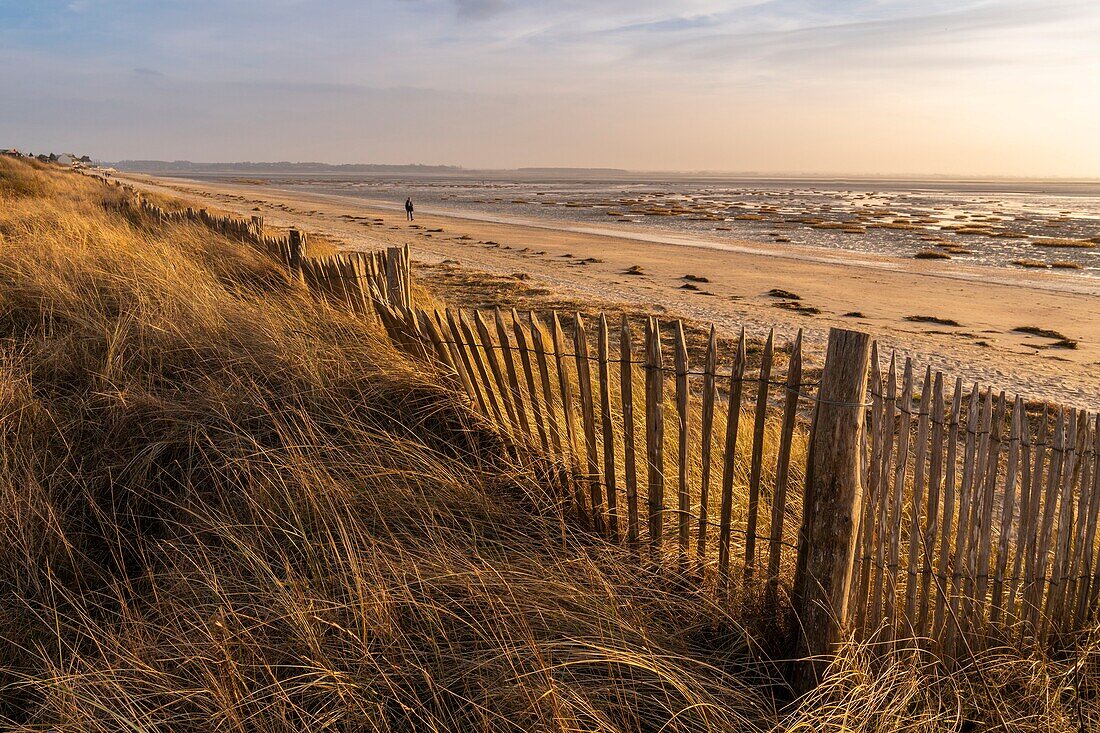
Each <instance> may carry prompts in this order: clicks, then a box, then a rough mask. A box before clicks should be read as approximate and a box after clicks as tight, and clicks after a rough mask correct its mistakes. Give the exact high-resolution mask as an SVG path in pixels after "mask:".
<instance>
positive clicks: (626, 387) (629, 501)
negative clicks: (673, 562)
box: [619, 314, 640, 546]
mask: <svg viewBox="0 0 1100 733" xmlns="http://www.w3.org/2000/svg"><path fill="white" fill-rule="evenodd" d="M633 360H634V338H633V334H632V333H631V328H630V320H629V319H628V318H627V316H626V314H623V319H622V323H621V325H620V326H619V368H620V371H619V375H620V376H619V389H620V391H621V393H622V399H621V401H622V408H623V478H624V479H625V480H626V539H627V542H629V543H630V544H631V545H632V546H636V545H637V544H638V538H639V529H640V528H639V526H638V474H637V471H638V468H637V463H636V460H637V459H636V458H635V455H634V364H633V363H632V362H633Z"/></svg>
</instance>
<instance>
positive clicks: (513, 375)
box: [486, 308, 535, 441]
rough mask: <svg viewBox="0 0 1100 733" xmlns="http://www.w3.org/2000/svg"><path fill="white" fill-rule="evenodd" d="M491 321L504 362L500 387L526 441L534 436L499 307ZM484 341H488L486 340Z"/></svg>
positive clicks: (510, 342) (510, 344)
mask: <svg viewBox="0 0 1100 733" xmlns="http://www.w3.org/2000/svg"><path fill="white" fill-rule="evenodd" d="M493 321H494V324H495V325H496V331H497V338H498V340H499V341H500V360H501V361H502V362H503V363H504V370H503V372H501V373H502V374H503V375H504V376H505V378H506V379H507V381H506V382H505V383H504V385H503V387H502V391H503V392H504V393H505V394H506V395H507V396H508V397H509V398H510V400H509V401H510V402H511V404H512V410H513V411H514V412H515V418H516V421H517V424H516V426H515V427H516V429H517V430H519V431H520V435H521V436H522V439H523V440H524V441H526V440H527V439H529V438H534V436H535V433H534V431H532V430H531V423H530V421H529V420H528V419H527V406H526V404H525V403H526V400H525V399H524V397H523V390H522V389H521V388H520V386H519V377H518V371H517V369H516V356H515V353H514V351H513V349H512V339H511V336H509V334H508V327H507V326H505V324H504V315H503V314H502V313H501V312H500V308H494V309H493ZM486 343H489V342H488V341H487V342H486Z"/></svg>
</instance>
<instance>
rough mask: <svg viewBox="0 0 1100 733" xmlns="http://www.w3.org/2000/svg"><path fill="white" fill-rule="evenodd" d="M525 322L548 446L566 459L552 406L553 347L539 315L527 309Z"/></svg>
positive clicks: (554, 452)
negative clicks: (533, 355)
mask: <svg viewBox="0 0 1100 733" xmlns="http://www.w3.org/2000/svg"><path fill="white" fill-rule="evenodd" d="M527 323H528V326H529V327H530V329H531V345H532V350H533V351H534V352H535V363H536V364H537V365H538V372H539V382H540V384H541V386H542V399H543V405H544V406H545V408H546V422H547V429H548V432H549V437H550V447H551V449H552V451H553V454H554V455H555V456H557V457H560V458H564V459H565V460H568V457H567V456H565V455H564V451H563V449H562V434H561V430H562V428H561V424H560V423H559V422H558V411H557V409H556V408H555V406H554V405H555V403H556V401H557V400H556V399H555V397H554V388H553V386H552V383H551V381H550V366H549V361H548V359H547V355H548V354H550V355H553V351H552V349H553V347H552V346H551V345H550V343H549V341H550V340H549V338H547V336H546V332H545V331H544V330H543V326H542V322H541V321H540V320H539V317H538V316H537V315H535V312H534V311H528V313H527ZM566 488H567V486H565V485H563V486H562V489H563V490H564V489H566Z"/></svg>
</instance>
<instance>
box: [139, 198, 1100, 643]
mask: <svg viewBox="0 0 1100 733" xmlns="http://www.w3.org/2000/svg"><path fill="white" fill-rule="evenodd" d="M135 202H136V203H132V204H131V207H132V209H133V210H134V211H135V212H137V213H138V214H139V215H141V216H146V217H154V218H159V219H162V220H167V221H171V220H173V218H174V217H183V218H187V219H194V220H197V221H202V222H204V223H206V224H207V225H208V226H210V227H211V228H212V229H214V230H216V231H218V232H220V233H222V234H225V235H227V236H234V237H237V238H240V239H242V240H244V241H248V242H251V243H252V244H253V245H255V246H256V247H258V248H259V249H261V250H262V251H265V252H267V253H269V254H271V255H272V256H273V257H274V258H275V259H276V260H277V261H279V262H280V263H282V264H283V265H284V266H286V267H287V268H288V269H289V270H290V271H291V272H292V273H293V274H294V275H295V276H296V277H300V278H301V279H302V281H303V282H304V283H305V286H306V287H308V288H309V289H310V290H311V291H312V292H315V293H317V294H318V295H319V296H320V297H323V298H326V299H327V300H329V301H330V302H332V303H335V304H339V305H342V306H345V307H347V308H350V309H352V310H355V311H357V312H362V313H373V314H374V315H375V316H377V317H378V318H379V319H380V321H381V322H382V324H383V326H384V327H385V329H386V331H387V333H388V334H389V336H390V337H391V340H392V341H393V343H394V344H395V345H397V346H398V347H399V348H401V349H403V350H404V351H406V352H408V353H410V354H411V355H413V356H414V357H416V358H418V359H421V360H423V361H424V362H427V363H429V364H430V365H431V366H432V368H434V369H437V370H439V373H440V374H441V376H442V378H443V379H445V380H448V381H449V382H450V383H451V384H453V385H454V386H455V388H456V389H457V390H459V391H460V392H461V393H464V394H465V395H466V397H467V398H468V399H469V402H470V404H471V406H472V407H473V409H474V410H476V411H477V412H478V413H480V415H481V416H482V417H483V418H484V419H485V420H487V421H488V422H490V423H492V424H493V425H495V426H496V427H497V428H498V429H499V430H500V431H501V433H502V434H504V435H506V436H508V438H509V441H510V445H511V446H512V450H513V451H514V455H515V457H516V459H517V460H521V461H528V460H530V461H540V462H542V463H543V464H547V462H548V465H550V466H551V467H552V468H551V470H550V473H549V475H550V476H551V477H552V481H553V483H554V486H555V488H556V489H557V492H558V494H557V495H558V497H559V507H560V511H561V514H562V517H563V519H564V518H568V519H569V520H570V521H576V522H581V523H583V524H584V525H585V526H587V527H588V528H589V529H590V531H592V532H593V533H596V534H598V535H600V536H601V537H604V538H606V540H607V541H608V542H611V543H615V544H622V545H625V546H626V547H629V548H632V549H633V550H634V551H635V552H634V554H635V556H636V557H637V561H638V562H640V563H649V564H653V565H654V566H655V567H675V568H677V569H678V571H679V572H677V574H676V575H677V577H678V578H680V579H681V581H682V580H683V579H690V580H691V582H694V583H698V584H700V585H701V586H702V587H705V588H709V589H711V590H712V591H713V592H714V593H716V594H718V596H719V598H720V599H722V600H723V601H724V602H729V603H738V604H742V607H743V608H745V609H756V610H757V611H763V612H764V613H779V612H781V611H782V610H783V609H787V608H792V609H793V611H794V613H795V614H796V616H797V619H798V627H799V629H800V630H801V634H802V636H803V637H804V639H803V649H804V651H805V652H806V653H808V654H809V653H814V652H815V651H819V650H822V649H827V648H828V644H829V643H832V642H833V641H835V640H837V639H840V638H844V635H845V634H850V635H852V636H854V637H855V638H857V639H862V640H866V641H869V642H871V643H873V644H876V643H877V644H878V647H879V648H881V649H883V650H884V651H902V652H904V651H907V650H923V651H930V652H933V653H935V654H937V655H939V656H940V657H941V658H943V659H945V660H965V659H967V658H970V657H972V656H973V655H974V654H975V653H977V652H978V651H980V650H982V649H986V648H989V647H990V646H993V645H1004V644H1011V645H1017V646H1022V647H1025V648H1030V649H1032V650H1034V651H1037V652H1039V653H1050V652H1056V651H1057V650H1059V649H1061V648H1064V647H1066V646H1070V645H1072V644H1074V643H1075V642H1077V641H1079V640H1080V638H1081V637H1082V635H1084V634H1086V633H1087V632H1088V630H1089V629H1092V628H1094V627H1095V626H1096V623H1097V609H1098V607H1100V604H1098V599H1100V556H1098V540H1100V538H1098V537H1097V517H1098V513H1100V465H1098V455H1100V416H1097V415H1092V414H1088V413H1086V412H1085V411H1081V410H1075V409H1070V408H1065V407H1059V406H1054V405H1049V404H1041V405H1035V404H1027V403H1025V402H1024V400H1022V399H1021V398H1019V397H1015V398H1012V399H1009V398H1008V397H1007V396H1006V394H1005V393H1004V392H1001V391H997V390H994V389H992V388H984V389H983V388H979V385H977V384H972V385H969V386H968V385H966V384H965V383H964V381H963V380H962V379H961V378H956V379H955V380H954V381H953V382H952V381H949V379H948V378H947V377H945V375H943V374H942V373H940V372H933V371H932V370H931V369H928V368H926V369H924V370H923V371H924V373H923V375H919V372H918V369H917V367H916V365H914V364H913V363H912V362H911V361H910V360H908V359H907V360H905V362H904V364H902V365H900V367H899V365H898V364H897V362H896V357H895V356H894V355H891V356H890V358H889V361H888V363H887V364H884V363H883V360H882V359H881V356H882V355H880V354H879V353H878V348H877V345H873V344H871V343H870V340H869V338H868V337H866V336H865V335H862V334H854V332H848V331H839V330H836V329H834V332H833V333H832V334H831V335H830V342H829V356H828V357H827V359H826V363H825V367H824V371H823V372H822V373H821V376H820V379H809V378H807V375H809V374H811V371H810V370H807V369H804V366H803V358H802V357H803V354H802V336H801V332H800V333H799V334H798V336H796V337H795V338H794V339H793V340H792V341H791V342H789V343H783V344H781V343H778V342H777V340H776V338H775V335H774V333H772V334H769V335H768V336H767V338H766V340H764V342H763V344H759V343H758V342H750V340H749V339H748V338H747V337H746V334H745V332H744V330H742V332H741V334H740V337H739V338H738V339H737V340H736V343H735V345H734V346H733V348H732V349H720V348H719V340H718V336H717V332H716V330H715V329H714V327H711V328H710V331H709V337H708V338H706V344H705V347H703V348H702V349H701V350H700V351H701V353H702V357H701V359H698V361H699V362H700V363H698V364H693V363H692V361H691V359H690V357H689V352H690V351H691V349H689V340H688V338H687V335H686V333H685V326H684V324H683V323H682V322H680V321H671V322H661V321H658V319H657V318H653V317H650V318H647V319H645V320H644V323H642V324H641V329H640V333H639V332H638V330H637V329H636V328H635V324H634V323H633V322H632V321H631V320H630V319H628V318H625V317H624V318H622V319H621V320H620V321H619V322H618V323H615V324H612V323H611V322H610V321H609V319H608V318H607V317H606V315H602V314H601V315H599V316H597V317H593V318H584V317H582V316H581V315H580V314H576V315H574V316H572V317H570V318H562V317H561V316H559V314H557V313H552V314H550V315H549V317H548V319H547V320H543V319H542V318H540V317H539V316H538V315H536V314H534V313H528V314H524V315H521V314H519V313H517V312H516V311H514V310H513V311H512V312H511V313H503V312H501V311H500V310H495V311H492V312H484V313H483V312H476V311H475V312H467V311H463V310H459V309H448V310H445V311H438V310H433V311H431V312H429V311H426V310H423V309H418V308H416V307H415V304H414V302H413V291H412V287H411V276H410V271H409V252H408V248H407V247H405V248H390V249H389V250H387V251H385V252H374V253H362V252H342V253H340V254H339V255H336V256H334V257H330V258H327V259H325V260H311V259H306V258H303V257H302V255H301V252H302V242H303V241H304V240H303V238H304V235H303V234H300V233H296V232H293V231H292V232H291V233H290V235H288V236H287V237H285V238H281V239H272V238H269V237H266V236H265V235H264V233H263V222H262V220H261V219H259V218H258V217H254V218H253V219H252V220H251V221H249V222H244V221H237V220H233V221H232V222H228V221H226V220H225V219H223V218H219V217H211V216H209V215H207V214H205V212H202V211H198V212H195V211H194V210H190V209H189V210H187V211H186V212H173V213H169V212H163V211H160V210H157V209H156V207H151V205H149V204H142V203H140V202H141V199H140V198H136V199H135ZM846 350H847V351H846ZM861 351H862V356H861ZM867 351H869V352H870V353H869V355H868V354H867V353H866V352H867ZM845 353H847V354H848V355H849V357H850V358H842V355H843V354H845ZM868 362H869V364H870V374H869V375H868V374H867V371H868V368H867V364H868ZM918 377H919V378H918ZM827 385H832V386H831V387H830V389H831V390H832V391H831V392H829V393H828V394H826V393H825V392H824V391H823V390H825V388H826V386H827ZM838 385H839V386H840V387H843V388H844V389H842V390H841V391H839V392H838V391H837V389H838ZM844 390H847V391H844ZM841 394H843V395H846V396H845V397H843V398H842V399H839V398H838V397H837V395H841ZM844 446H850V447H851V449H852V450H851V452H850V455H847V454H845V453H844V450H845V448H844ZM849 473H850V474H851V475H850V477H849V475H848V474H849ZM808 474H813V475H808ZM811 489H812V491H811ZM811 619H816V620H814V621H813V622H811ZM826 627H827V628H826ZM823 640H824V641H823ZM826 642H827V643H826Z"/></svg>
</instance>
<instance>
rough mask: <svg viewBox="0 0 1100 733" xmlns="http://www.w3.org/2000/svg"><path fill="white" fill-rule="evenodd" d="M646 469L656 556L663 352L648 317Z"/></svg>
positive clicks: (660, 517)
mask: <svg viewBox="0 0 1100 733" xmlns="http://www.w3.org/2000/svg"><path fill="white" fill-rule="evenodd" d="M645 349H646V352H645V362H646V363H645V384H646V410H645V433H646V469H647V472H648V473H647V475H648V486H647V489H648V495H647V500H648V503H649V550H650V554H651V556H652V557H654V558H657V557H659V555H660V552H661V540H662V538H663V536H664V520H665V463H664V441H665V437H664V436H665V427H664V426H665V416H664V401H665V395H664V371H663V370H664V358H663V356H662V353H661V329H660V326H659V324H658V323H657V319H656V318H652V317H651V318H650V319H649V320H648V321H646V331H645Z"/></svg>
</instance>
